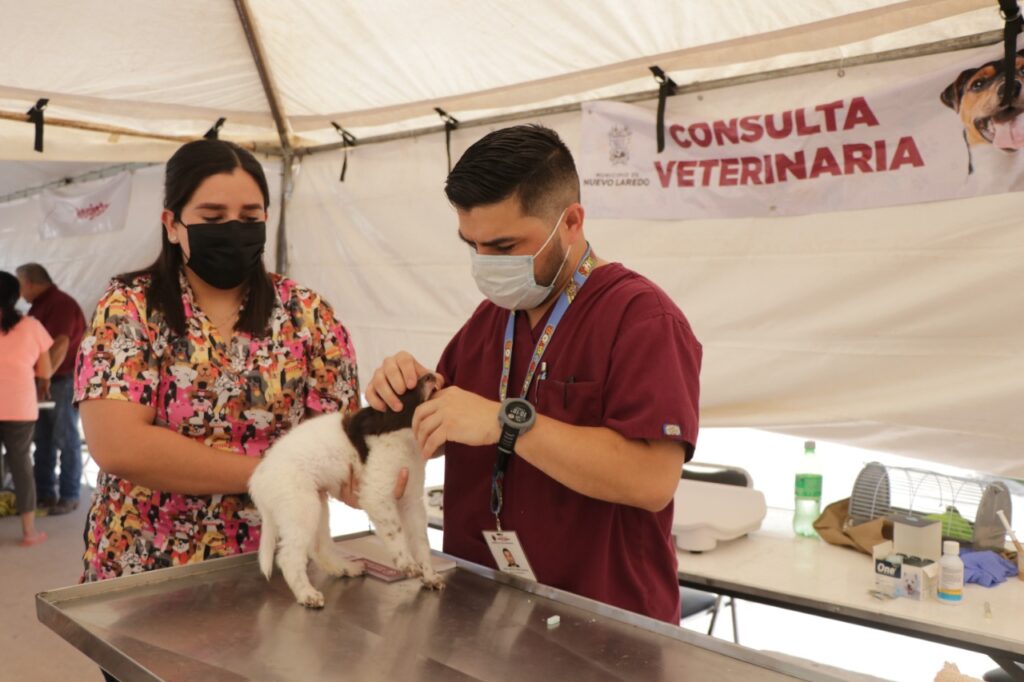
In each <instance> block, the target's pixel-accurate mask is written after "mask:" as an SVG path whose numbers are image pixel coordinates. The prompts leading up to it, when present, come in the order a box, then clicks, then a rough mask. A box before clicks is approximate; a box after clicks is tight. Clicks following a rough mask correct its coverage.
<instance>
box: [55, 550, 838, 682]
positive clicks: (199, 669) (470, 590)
mask: <svg viewBox="0 0 1024 682" xmlns="http://www.w3.org/2000/svg"><path fill="white" fill-rule="evenodd" d="M364 535H366V534H356V535H352V536H346V538H360V537H363V536H364ZM346 538H341V539H339V540H338V541H339V542H341V543H344V542H345V540H346ZM310 570H311V576H312V579H313V582H314V584H315V585H316V586H317V587H318V588H320V589H322V590H323V591H324V595H325V597H326V601H327V606H326V608H324V609H323V610H321V611H313V610H308V609H305V608H303V607H301V606H299V605H298V604H296V603H295V600H294V599H293V597H292V594H291V592H290V591H289V589H288V587H287V585H285V583H284V581H283V580H282V579H281V577H280V575H278V574H277V573H275V575H274V578H273V580H271V581H270V582H269V583H268V582H267V581H266V580H264V578H263V577H262V575H260V573H259V570H258V568H257V566H256V557H255V555H252V554H249V555H243V556H236V557H230V558H227V559H218V560H215V561H207V562H204V563H200V564H195V565H192V566H182V567H178V568H170V569H164V570H159V571H152V572H149V573H146V574H142V575H136V576H129V577H125V578H120V579H117V580H110V581H106V582H102V583H92V584H87V585H78V586H75V587H67V588H63V589H59V590H53V591H50V592H43V593H41V594H39V595H38V596H37V597H36V603H37V610H38V614H39V620H40V621H41V622H43V623H44V624H45V625H47V626H48V627H50V628H51V629H53V630H54V631H55V632H56V633H57V634H59V635H60V636H61V637H63V638H64V639H66V640H67V641H68V642H70V643H71V644H72V645H74V646H75V647H77V648H78V649H80V650H81V651H83V652H84V653H85V654H86V655H87V656H89V657H90V658H91V659H93V660H94V661H96V663H97V664H98V665H100V666H102V667H103V668H105V669H106V670H108V671H109V672H110V673H112V674H113V675H115V676H117V677H118V678H119V679H121V680H123V681H124V682H128V681H130V680H158V679H159V680H189V681H190V682H192V681H196V680H242V679H262V680H287V681H289V682H291V681H293V680H302V681H303V682H306V681H311V680H403V681H404V680H467V681H468V680H529V681H530V682H540V681H541V680H559V681H562V682H568V681H570V680H617V679H627V680H645V681H650V680H744V681H748V682H760V681H762V680H764V681H769V680H771V681H774V680H791V679H799V680H815V681H822V682H824V681H828V680H848V679H853V678H851V677H849V676H845V675H843V676H841V677H837V676H835V675H833V674H832V673H830V672H828V671H825V670H823V669H821V668H819V667H816V666H814V665H813V664H811V663H809V662H804V661H792V660H780V659H776V658H773V657H770V656H767V655H765V654H763V653H760V652H757V651H753V650H750V649H745V648H743V647H739V646H736V645H733V644H731V643H729V642H725V641H722V640H716V639H711V638H708V637H704V636H702V635H699V634H696V633H693V632H689V631H686V630H683V629H681V628H678V627H673V626H671V625H668V624H666V623H660V622H658V621H654V620H651V619H648V618H644V617H641V616H637V615H635V614H632V613H629V612H627V611H623V610H620V609H616V608H612V607H609V606H606V605H604V604H600V603H598V602H594V601H591V600H588V599H583V598H581V597H578V596H576V595H572V594H569V593H566V592H562V591H559V590H555V589H552V588H548V587H545V586H543V585H538V584H536V583H530V582H525V581H521V580H517V579H515V578H510V577H508V576H506V575H504V574H500V573H497V572H495V571H492V570H490V569H487V568H484V567H481V566H477V565H475V564H470V563H466V562H458V565H457V567H456V568H455V569H453V570H450V571H448V572H447V573H446V574H445V577H446V579H447V582H448V587H447V589H446V590H444V591H443V592H440V593H438V592H429V591H426V590H421V589H420V584H419V581H416V580H406V581H401V582H395V583H385V582H383V581H380V580H376V579H373V578H368V577H361V578H348V579H332V578H329V577H327V576H324V575H322V574H320V573H317V570H316V569H314V568H311V569H310ZM554 615H557V616H559V617H560V619H561V622H560V624H559V625H558V626H557V627H553V628H550V627H549V626H548V624H547V619H548V618H549V617H550V616H554ZM97 679H99V673H98V671H97Z"/></svg>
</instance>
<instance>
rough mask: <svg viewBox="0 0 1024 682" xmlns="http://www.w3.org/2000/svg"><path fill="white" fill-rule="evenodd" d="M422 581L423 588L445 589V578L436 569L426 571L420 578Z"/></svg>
mask: <svg viewBox="0 0 1024 682" xmlns="http://www.w3.org/2000/svg"><path fill="white" fill-rule="evenodd" d="M420 582H421V583H423V588H424V589H427V590H443V589H444V578H442V577H441V576H440V575H439V574H437V573H434V571H424V573H423V577H421V578H420Z"/></svg>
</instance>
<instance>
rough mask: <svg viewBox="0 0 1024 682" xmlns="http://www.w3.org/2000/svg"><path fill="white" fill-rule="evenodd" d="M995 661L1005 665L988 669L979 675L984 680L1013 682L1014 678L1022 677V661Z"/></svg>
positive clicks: (1020, 678)
mask: <svg viewBox="0 0 1024 682" xmlns="http://www.w3.org/2000/svg"><path fill="white" fill-rule="evenodd" d="M997 663H999V664H1000V665H1003V666H1007V667H1001V668H997V669H995V670H989V671H988V672H987V673H985V674H984V675H982V676H981V679H983V680H985V682H1014V680H1022V679H1024V662H1020V661H997ZM1007 668H1009V670H1008V669H1007ZM1011 671H1012V672H1011Z"/></svg>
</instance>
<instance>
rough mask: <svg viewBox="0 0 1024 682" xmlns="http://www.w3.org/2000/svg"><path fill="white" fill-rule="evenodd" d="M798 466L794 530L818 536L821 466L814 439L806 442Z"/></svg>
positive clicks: (799, 533) (809, 535) (803, 534)
mask: <svg viewBox="0 0 1024 682" xmlns="http://www.w3.org/2000/svg"><path fill="white" fill-rule="evenodd" d="M800 460H801V461H800V464H799V465H798V466H797V472H798V473H797V475H796V485H795V491H794V492H795V495H796V508H795V509H794V510H793V532H794V533H796V534H797V535H800V536H803V537H808V538H813V537H817V535H818V534H817V533H816V532H815V530H814V522H815V521H816V520H817V518H818V516H820V515H821V468H820V467H819V465H818V456H817V455H816V454H815V453H814V441H813V440H809V441H807V442H805V443H804V456H803V457H801V458H800Z"/></svg>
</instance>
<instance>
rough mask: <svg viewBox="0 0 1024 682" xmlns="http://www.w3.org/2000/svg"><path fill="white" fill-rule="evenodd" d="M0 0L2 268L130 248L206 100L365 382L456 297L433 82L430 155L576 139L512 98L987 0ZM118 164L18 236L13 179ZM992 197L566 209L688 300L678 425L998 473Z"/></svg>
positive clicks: (726, 66)
mask: <svg viewBox="0 0 1024 682" xmlns="http://www.w3.org/2000/svg"><path fill="white" fill-rule="evenodd" d="M0 1H2V2H4V5H5V6H4V7H3V16H4V18H5V20H4V22H3V23H2V24H0V41H2V42H0V44H3V45H4V46H5V54H6V55H8V57H5V59H4V60H2V61H0V268H3V269H7V270H11V269H13V268H14V267H15V266H16V265H18V264H19V263H22V262H26V261H29V260H36V261H40V262H42V263H44V264H45V265H47V267H49V268H50V270H51V271H52V272H53V274H54V275H55V276H56V278H57V280H58V283H60V284H61V286H62V287H64V288H65V289H67V290H69V291H71V292H72V293H73V294H75V295H76V296H77V297H78V299H79V300H80V301H81V302H82V304H83V306H84V307H86V308H89V307H91V306H92V305H94V303H95V300H96V297H97V296H98V294H99V292H100V291H101V290H102V288H103V286H104V284H105V282H106V281H107V279H108V278H109V277H110V276H111V275H113V274H115V273H116V272H121V271H124V270H127V269H130V268H134V267H139V266H141V265H144V264H146V263H147V262H148V261H150V260H151V259H152V258H153V256H154V254H155V248H156V243H157V236H158V232H157V212H158V210H159V206H160V194H161V186H160V182H161V173H162V166H161V165H159V164H160V162H162V161H164V160H166V158H167V157H168V156H169V155H170V154H171V153H173V151H174V149H175V148H176V147H177V146H178V144H179V143H180V140H183V139H188V138H195V137H199V136H201V135H202V134H203V133H204V132H205V131H206V130H207V129H208V128H209V127H210V126H211V125H212V124H213V123H214V121H216V120H217V119H218V118H221V117H223V118H226V119H227V121H226V123H225V125H224V127H223V129H222V130H221V137H222V138H225V139H231V140H234V141H238V142H240V143H242V144H246V145H249V146H251V147H252V148H254V149H257V150H258V151H260V152H261V154H262V156H261V158H263V159H265V162H266V165H267V169H268V176H269V177H270V178H271V179H272V180H273V182H274V188H273V197H274V203H275V204H276V206H277V207H280V199H281V198H283V197H285V196H287V197H288V198H287V207H286V210H285V215H286V225H287V244H288V251H287V255H288V258H287V263H288V268H287V271H288V274H290V275H291V276H293V277H295V278H296V279H298V280H299V281H301V282H303V283H304V284H307V285H309V286H312V287H313V288H315V289H317V290H319V291H320V292H322V293H323V294H324V295H325V296H326V298H327V299H328V300H330V301H331V302H332V303H333V304H334V306H335V308H336V309H337V310H338V311H339V313H340V315H341V317H342V319H343V320H344V322H345V323H346V325H347V326H348V328H349V329H350V331H351V332H352V335H353V337H354V339H355V342H356V348H357V353H358V355H359V361H360V370H361V375H362V378H363V379H364V380H365V379H366V378H368V376H369V373H370V372H371V371H372V370H373V368H374V367H375V366H376V365H377V364H378V363H379V361H380V359H381V358H382V357H384V356H385V355H387V354H390V353H392V352H394V351H395V350H398V349H400V348H406V349H408V350H410V351H412V352H413V353H414V354H415V355H417V356H418V357H419V358H420V359H421V360H422V361H424V362H425V363H427V364H429V363H432V362H433V361H435V360H436V358H437V356H438V355H439V353H440V351H441V349H442V348H443V347H444V344H445V342H446V341H447V339H448V338H450V336H451V335H452V334H453V333H454V332H455V331H456V330H457V328H458V327H459V326H460V325H461V323H462V322H463V321H464V319H465V318H466V316H467V315H468V314H469V312H470V311H471V310H472V309H473V307H474V306H475V305H476V303H477V302H478V301H479V298H480V297H479V294H478V293H477V291H476V289H475V287H474V286H473V283H472V280H471V279H470V277H469V268H468V258H467V257H466V254H465V250H464V248H463V247H461V246H460V244H459V242H458V240H457V239H456V237H455V229H454V217H453V214H452V210H451V208H450V207H449V206H448V205H447V203H446V202H445V200H444V197H443V194H442V192H441V188H442V185H443V181H444V176H445V173H446V150H445V136H444V134H443V133H439V132H438V131H439V129H440V128H439V126H440V123H441V121H440V119H439V118H438V116H437V114H436V113H434V112H433V109H434V107H440V108H442V109H444V110H445V111H447V112H449V113H450V114H451V115H453V116H454V117H455V118H457V119H459V120H460V121H461V122H462V126H461V127H460V128H459V129H457V130H455V131H454V132H453V135H452V149H451V152H452V157H453V158H457V157H458V155H459V154H460V153H461V152H462V151H463V150H464V149H465V148H466V147H467V146H468V145H469V144H471V143H472V142H473V141H475V140H476V139H478V138H479V136H480V135H482V134H483V133H484V132H486V130H487V129H488V125H479V126H474V125H472V124H473V122H474V121H479V122H487V121H493V120H495V119H494V118H493V117H509V119H512V118H514V117H518V120H522V121H539V122H542V123H545V124H546V125H550V126H552V127H554V128H555V129H556V130H558V131H559V132H560V134H562V135H563V137H564V138H565V139H566V141H567V143H568V144H569V145H570V147H571V148H573V150H574V151H576V152H578V151H579V149H578V145H579V114H577V113H572V112H566V113H547V114H545V115H540V114H539V113H538V111H539V110H546V111H551V110H550V108H551V107H557V106H560V105H567V104H572V103H575V102H579V101H583V100H591V99H597V98H607V97H619V96H624V95H629V94H630V93H645V92H647V93H649V92H651V91H653V90H654V89H655V87H656V84H655V82H654V80H653V79H652V77H651V75H650V72H649V71H648V67H649V66H653V65H658V66H660V67H661V68H663V69H665V70H666V71H667V72H668V73H669V75H670V76H671V77H672V78H673V79H674V80H675V81H676V82H677V83H678V84H680V85H681V86H688V85H692V84H694V83H697V82H698V81H700V82H705V81H709V80H715V79H722V78H729V77H737V76H747V75H752V74H759V73H764V72H766V71H771V70H774V69H779V68H784V67H793V66H799V65H809V64H816V63H820V62H826V61H829V60H840V61H841V62H842V63H850V64H853V63H856V62H857V60H858V58H860V57H862V56H864V55H877V54H879V53H884V52H887V51H890V50H897V49H901V48H917V47H919V46H924V45H932V44H934V43H936V42H938V41H952V42H949V43H947V44H948V45H955V44H957V43H956V41H958V40H959V41H960V42H962V43H964V44H968V43H970V42H971V40H972V38H971V36H977V35H979V34H986V38H985V40H986V41H988V42H992V40H994V38H993V37H992V36H991V35H988V34H987V33H986V32H991V31H996V30H998V29H1000V28H1001V26H1002V20H1001V19H1000V17H999V15H998V12H997V9H996V4H995V2H994V1H993V0H908V1H904V2H897V1H892V0H888V1H887V0H861V1H859V2H855V3H850V2H838V1H832V0H761V1H759V2H749V1H744V0H719V1H716V2H701V1H698V0H641V1H640V2H632V3H625V2H615V1H612V0H604V1H603V2H590V3H568V2H566V3H556V2H541V1H540V0H523V1H520V2H516V3H511V2H497V1H495V0H491V1H484V0H443V1H442V0H437V1H435V2H417V1H413V0H383V1H379V2H368V1H366V2H351V3H331V2H320V1H315V0H307V1H306V2H301V3H273V2H270V1H269V0H237V2H235V3H231V2H227V1H226V0H220V1H219V2H216V3H210V2H202V3H200V2H183V3H173V4H172V3H159V4H157V5H147V6H142V5H138V4H137V3H129V2H122V1H116V2H108V3H102V4H100V3H85V4H84V5H83V4H81V3H79V4H71V5H68V4H67V3H62V2H58V1H57V0H41V1H40V2H34V3H19V2H12V1H10V0H6V1H4V0H0ZM247 28H248V32H247V30H246V29H247ZM39 98H49V100H50V103H49V106H48V108H47V109H46V110H45V116H46V120H47V122H48V124H47V126H46V128H45V151H44V153H42V154H39V153H36V152H34V151H32V137H33V128H32V125H31V124H29V123H27V122H26V121H25V120H24V116H23V114H24V112H25V111H27V110H28V109H29V108H30V107H31V106H32V105H33V104H34V103H35V102H36V100H37V99H39ZM652 106H653V105H652ZM275 112H276V115H275ZM332 121H334V122H337V123H338V124H339V125H341V126H343V127H344V128H345V129H347V130H349V131H350V132H351V133H353V134H354V135H355V136H356V137H357V138H358V140H359V141H360V142H359V144H358V145H357V146H356V147H355V148H353V149H351V150H350V152H349V155H350V156H349V159H350V166H349V174H348V177H347V179H346V181H345V182H344V183H339V182H338V172H339V169H340V164H341V155H340V152H338V151H322V152H321V153H309V152H310V151H311V150H313V151H316V148H317V147H320V146H324V145H330V144H332V143H337V142H338V141H339V138H338V135H337V133H336V132H335V130H334V128H333V127H332V126H331V122H332ZM652 121H653V113H652ZM83 126H84V127H93V128H95V130H82V129H81V127H83ZM490 127H493V124H491V125H490ZM402 131H419V132H418V133H417V134H412V133H409V134H407V135H405V136H401V135H399V133H402ZM384 137H387V138H388V140H387V141H379V142H377V143H375V144H367V143H366V142H367V141H368V140H372V139H377V140H381V139H382V138H384ZM279 157H284V159H285V164H284V165H282V163H281V161H282V159H280V158H279ZM129 162H153V163H155V164H156V165H154V166H152V167H146V168H137V169H135V170H134V171H133V173H134V176H133V177H134V179H133V195H132V205H131V210H130V213H129V221H128V226H127V227H126V228H125V230H124V232H123V233H109V234H106V235H97V236H91V237H73V238H66V239H59V240H46V241H43V240H41V239H40V238H39V236H38V233H37V230H36V227H37V226H38V224H39V222H40V218H39V215H38V210H39V209H38V206H37V205H36V199H37V195H36V194H35V193H34V192H32V191H27V192H26V191H23V190H32V188H35V187H39V186H41V185H43V184H46V183H47V182H51V181H53V180H57V179H60V178H64V177H69V176H76V175H79V174H80V173H81V172H82V171H85V170H91V169H94V168H97V167H103V166H108V165H110V164H112V163H129ZM286 169H293V170H294V172H293V177H292V181H291V183H288V182H287V181H286V182H285V183H281V182H280V180H281V175H282V171H283V170H286ZM282 184H284V186H286V187H288V188H289V189H288V191H286V192H282V191H281V187H282ZM15 193H17V194H15ZM4 199H6V200H4ZM1017 203H1018V200H1017V197H1016V196H1015V195H1012V194H1008V195H999V196H991V197H985V198H981V199H970V200H961V201H953V202H942V203H934V204H925V205H919V206H912V207H902V208H888V209H876V210H869V211H855V212H848V213H833V214H829V215H828V216H826V217H822V216H804V217H800V218H775V219H758V220H714V221H687V222H670V221H668V222H666V221H662V222H644V221H610V220H589V221H588V222H587V234H588V237H589V239H590V240H591V242H592V243H593V244H594V245H595V248H596V249H597V250H598V252H599V253H601V254H602V255H603V256H605V257H606V258H611V259H613V260H621V261H622V262H624V263H625V264H626V265H628V266H630V267H633V268H634V269H637V270H638V271H640V272H642V273H644V274H646V275H648V276H649V277H651V278H652V279H653V280H654V281H655V282H657V283H658V284H660V285H661V286H662V287H663V288H664V289H665V290H666V291H667V292H668V293H669V294H670V295H671V296H672V297H673V298H674V299H675V300H676V301H677V302H678V303H679V305H680V307H682V308H683V310H684V312H686V314H687V315H688V317H689V318H690V321H691V323H692V324H693V327H694V329H695V331H696V333H697V335H698V337H699V338H700V339H701V341H702V342H703V344H704V348H705V361H704V370H703V374H702V386H703V388H702V420H703V424H704V425H706V426H716V425H728V426H757V427H761V428H770V429H776V430H780V431H784V432H788V433H794V434H798V435H804V436H811V437H814V436H816V437H821V438H827V439H831V440H837V441H844V442H849V443H854V444H859V445H864V446H868V447H875V448H879V449H888V450H892V451H896V452H902V453H906V454H912V455H915V456H919V457H924V458H927V459H932V460H935V461H944V462H949V463H954V464H960V465H964V464H969V465H971V466H974V467H976V468H980V469H985V470H989V471H992V472H996V473H1004V474H1014V475H1018V476H1020V475H1024V464H1021V459H1020V457H1019V456H1018V452H1019V446H1020V445H1021V444H1022V443H1024V426H1021V425H1020V423H1019V422H1017V421H1016V412H1017V408H1018V406H1020V405H1021V400H1020V398H1019V397H1018V396H1019V395H1020V394H1021V393H1022V391H1021V389H1022V388H1024V386H1022V383H1024V380H1022V379H1020V378H1018V377H1022V376H1024V372H1022V371H1021V370H1022V369H1024V367H1022V366H1021V365H1022V359H1021V357H1022V356H1021V353H1020V351H1019V348H1020V347H1021V345H1022V342H1024V320H1022V321H1017V320H1016V319H1015V318H1016V317H1018V316H1016V315H1015V313H1016V311H1018V310H1021V309H1022V306H1021V305H1020V304H1021V302H1022V301H1021V300H1020V299H1021V295H1020V294H1018V293H1017V292H1018V291H1024V287H1020V286H1019V284H1018V280H1019V277H1018V276H1017V262H1019V260H1020V259H1019V257H1018V256H1019V254H1020V252H1021V251H1022V250H1024V236H1022V235H1021V234H1019V232H1020V231H1019V230H1017V229H1016V225H1015V223H1014V218H1015V210H1014V209H1015V207H1016V204H1017ZM272 213H274V218H275V221H274V224H272V225H271V228H272V229H273V228H274V227H275V226H276V219H277V212H276V211H272ZM638 234H642V235H643V236H642V238H640V239H638V238H637V235H638ZM273 253H274V245H273V244H272V245H270V247H269V248H268V254H273ZM271 260H272V257H271Z"/></svg>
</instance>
